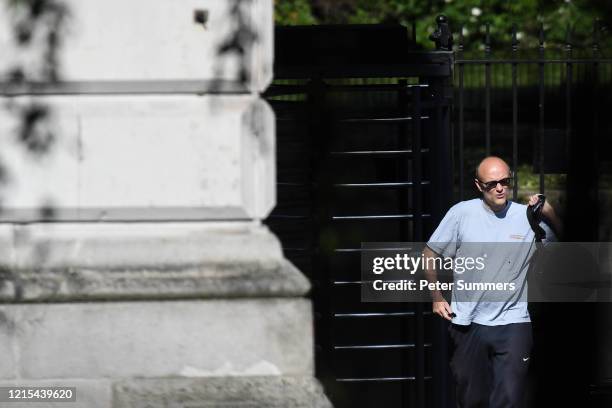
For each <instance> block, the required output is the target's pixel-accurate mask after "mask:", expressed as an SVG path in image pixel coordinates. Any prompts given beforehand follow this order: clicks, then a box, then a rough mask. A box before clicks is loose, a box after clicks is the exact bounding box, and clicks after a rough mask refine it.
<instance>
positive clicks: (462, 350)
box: [449, 323, 533, 408]
mask: <svg viewBox="0 0 612 408" xmlns="http://www.w3.org/2000/svg"><path fill="white" fill-rule="evenodd" d="M449 332H450V336H451V338H452V340H453V344H454V352H453V357H452V359H451V370H452V372H453V376H454V378H455V384H456V394H457V403H458V405H459V407H461V408H515V407H524V406H525V403H524V401H525V385H526V381H527V370H528V368H529V360H530V355H529V353H530V351H531V346H532V344H533V340H532V335H531V323H514V324H507V325H503V326H484V325H481V324H476V323H472V324H471V325H469V326H461V325H457V324H451V325H450V327H449Z"/></svg>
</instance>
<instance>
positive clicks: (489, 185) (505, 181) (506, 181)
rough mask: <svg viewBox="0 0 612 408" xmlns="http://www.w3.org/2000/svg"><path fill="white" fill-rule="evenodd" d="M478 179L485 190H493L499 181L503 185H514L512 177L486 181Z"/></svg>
mask: <svg viewBox="0 0 612 408" xmlns="http://www.w3.org/2000/svg"><path fill="white" fill-rule="evenodd" d="M477 181H478V184H480V187H482V189H483V190H485V191H489V190H493V189H494V188H495V187H497V183H499V184H501V185H502V186H503V187H510V186H511V185H512V177H506V178H504V179H501V180H492V181H487V182H486V183H485V182H484V181H480V180H477Z"/></svg>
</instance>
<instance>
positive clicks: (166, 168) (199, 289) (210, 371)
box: [0, 0, 331, 408]
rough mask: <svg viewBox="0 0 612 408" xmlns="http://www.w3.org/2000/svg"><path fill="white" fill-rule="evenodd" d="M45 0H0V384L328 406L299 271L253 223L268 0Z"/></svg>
mask: <svg viewBox="0 0 612 408" xmlns="http://www.w3.org/2000/svg"><path fill="white" fill-rule="evenodd" d="M42 3H43V5H44V6H43V8H42V10H38V12H37V13H38V14H36V13H33V12H32V10H33V9H30V5H29V3H28V2H21V3H17V4H14V3H13V4H12V5H10V4H11V3H9V2H8V1H4V3H3V4H2V7H1V10H0V22H1V23H2V24H0V49H2V50H3V56H4V57H3V58H2V59H0V74H2V81H3V82H2V83H1V84H0V87H1V92H2V95H1V97H0V99H1V100H0V205H1V206H0V302H2V303H0V356H2V358H1V363H0V387H6V386H12V385H18V386H28V387H37V386H50V385H56V386H64V387H76V391H77V392H76V393H77V401H76V403H74V402H71V403H65V404H59V405H57V406H58V407H64V406H65V407H71V408H77V407H83V408H85V407H86V408H94V407H99V408H123V407H125V408H127V407H196V406H197V407H210V408H212V407H229V406H240V407H243V406H244V407H288V408H289V407H304V408H306V407H308V408H310V407H317V408H318V407H330V406H331V405H330V404H329V401H328V400H327V399H326V397H325V396H324V395H323V393H322V388H321V386H320V385H319V383H318V382H317V381H316V380H315V379H314V368H313V362H314V358H313V332H312V327H313V324H312V312H311V304H310V301H309V300H308V299H307V298H306V297H305V295H306V294H307V292H308V290H309V288H310V287H309V286H310V285H309V283H308V281H307V279H306V278H305V277H304V276H303V275H302V274H301V273H300V272H299V271H298V270H297V269H296V268H295V267H294V266H293V265H292V264H291V263H290V262H288V261H287V260H286V259H285V258H284V257H283V254H282V251H281V247H280V245H279V242H278V240H277V238H276V237H275V236H274V235H273V234H272V233H271V232H270V231H269V230H268V229H267V228H266V227H265V226H264V225H263V224H262V222H261V221H262V219H263V218H265V217H266V216H267V214H269V212H270V211H271V209H272V208H273V206H274V205H275V129H274V124H275V122H274V114H273V112H272V110H271V109H270V108H269V106H268V105H267V104H266V102H265V101H263V100H262V99H261V97H260V93H261V92H262V91H263V90H264V89H265V88H266V87H267V86H268V85H269V83H270V81H271V78H272V58H273V41H272V40H273V39H272V34H273V16H272V12H273V2H272V0H185V1H167V0H130V1H124V0H105V1H98V0H47V1H46V2H42ZM32 4H34V2H32ZM4 404H6V403H2V402H0V406H4ZM7 406H10V407H19V406H32V405H31V404H21V403H10V404H7ZM54 406H56V405H54Z"/></svg>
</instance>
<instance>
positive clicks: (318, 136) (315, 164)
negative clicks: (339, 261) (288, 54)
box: [306, 78, 335, 375]
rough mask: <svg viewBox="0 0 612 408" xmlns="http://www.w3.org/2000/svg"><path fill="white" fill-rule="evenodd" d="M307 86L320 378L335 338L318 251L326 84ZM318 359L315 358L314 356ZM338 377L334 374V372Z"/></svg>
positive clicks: (325, 271)
mask: <svg viewBox="0 0 612 408" xmlns="http://www.w3.org/2000/svg"><path fill="white" fill-rule="evenodd" d="M306 87H307V91H306V92H307V104H308V105H307V106H308V113H309V117H308V120H309V138H310V146H309V147H310V169H311V172H310V180H309V181H310V196H311V198H312V199H311V206H310V213H311V220H312V227H311V228H312V229H311V243H310V245H311V254H310V255H311V265H312V270H313V286H314V288H313V292H314V293H313V296H314V295H315V294H317V295H316V296H317V298H318V302H317V303H318V304H319V305H320V308H321V309H320V311H321V321H322V322H324V323H323V324H319V325H318V333H315V336H316V337H315V340H317V341H319V342H320V346H321V348H320V352H319V353H318V355H319V358H318V359H316V361H315V363H316V366H315V368H316V369H317V372H318V375H322V374H323V375H327V374H328V373H332V367H331V364H330V363H329V362H330V361H332V358H333V348H332V345H333V338H332V330H331V328H332V320H333V318H332V316H333V313H332V311H331V303H330V302H329V299H330V281H331V279H330V277H329V275H328V273H329V268H327V264H326V262H325V259H324V258H323V254H322V252H321V251H320V248H319V235H320V233H321V231H322V230H323V229H324V224H325V222H326V221H325V219H324V218H325V216H326V210H325V207H326V204H325V203H324V202H323V200H324V199H325V194H322V191H321V187H322V186H321V183H320V182H321V180H322V177H321V176H322V175H321V171H322V166H321V162H320V160H319V158H320V157H324V155H322V150H323V147H322V140H323V138H324V132H325V129H324V128H323V126H324V125H323V116H322V112H323V106H322V105H323V100H324V98H325V83H324V82H323V80H322V79H320V78H312V79H311V80H310V81H309V82H308V83H307V85H306ZM315 356H316V355H315ZM334 374H335V373H334Z"/></svg>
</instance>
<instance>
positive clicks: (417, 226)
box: [412, 86, 423, 242]
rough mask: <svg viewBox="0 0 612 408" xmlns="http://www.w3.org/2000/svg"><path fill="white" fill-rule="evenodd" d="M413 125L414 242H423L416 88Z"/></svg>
mask: <svg viewBox="0 0 612 408" xmlns="http://www.w3.org/2000/svg"><path fill="white" fill-rule="evenodd" d="M412 90H413V93H412V103H413V105H412V112H413V113H412V123H413V126H414V128H413V134H412V138H413V139H412V151H413V161H412V165H413V166H412V172H413V178H412V181H413V186H414V210H413V217H412V219H413V223H414V240H415V241H416V242H418V241H422V240H423V203H422V201H423V198H422V197H423V194H422V193H423V185H422V181H423V175H422V170H423V165H422V160H421V159H422V158H421V128H422V126H421V116H422V113H421V87H420V86H415V87H413V88H412Z"/></svg>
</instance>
